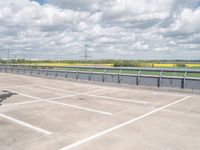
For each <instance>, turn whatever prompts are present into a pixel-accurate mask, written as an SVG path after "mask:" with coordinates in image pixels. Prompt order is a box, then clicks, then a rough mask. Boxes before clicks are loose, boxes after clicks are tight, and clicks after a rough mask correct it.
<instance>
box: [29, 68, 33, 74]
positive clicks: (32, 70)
mask: <svg viewBox="0 0 200 150" xmlns="http://www.w3.org/2000/svg"><path fill="white" fill-rule="evenodd" d="M30 74H31V76H32V74H33V67H31V72H30Z"/></svg>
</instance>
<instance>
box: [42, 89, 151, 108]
mask: <svg viewBox="0 0 200 150" xmlns="http://www.w3.org/2000/svg"><path fill="white" fill-rule="evenodd" d="M41 87H44V88H47V89H52V90H57V91H62V92H71V93H76V94H78V95H86V96H92V97H99V98H103V99H109V100H113V101H121V102H131V103H140V104H147V102H146V101H140V100H133V99H132V100H131V99H123V98H116V97H109V96H100V95H95V94H92V93H96V92H99V91H100V90H96V91H92V92H85V93H81V92H74V91H70V90H65V89H59V88H52V87H47V86H41ZM102 90H108V89H102Z"/></svg>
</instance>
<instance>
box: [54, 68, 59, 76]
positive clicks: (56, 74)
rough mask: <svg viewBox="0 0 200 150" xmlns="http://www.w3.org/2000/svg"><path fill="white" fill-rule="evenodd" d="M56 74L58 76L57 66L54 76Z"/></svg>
mask: <svg viewBox="0 0 200 150" xmlns="http://www.w3.org/2000/svg"><path fill="white" fill-rule="evenodd" d="M57 76H58V73H57V68H56V72H55V77H57Z"/></svg>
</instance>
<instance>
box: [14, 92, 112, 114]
mask: <svg viewBox="0 0 200 150" xmlns="http://www.w3.org/2000/svg"><path fill="white" fill-rule="evenodd" d="M13 92H15V93H17V94H19V95H21V96H25V97H29V98H33V99H36V100H38V101H37V102H48V103H54V104H57V105H62V106H67V107H71V108H75V109H81V110H84V111H89V112H95V113H100V114H103V115H112V113H110V112H104V111H101V110H96V109H91V108H86V107H81V106H77V105H71V104H66V103H60V102H55V101H52V100H48V99H42V98H39V97H35V96H31V95H27V94H23V93H20V92H17V91H13ZM68 96H72V95H68ZM58 98H60V97H58ZM34 102H36V101H34ZM27 103H28V102H27ZM30 103H31V102H30Z"/></svg>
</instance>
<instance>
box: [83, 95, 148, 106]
mask: <svg viewBox="0 0 200 150" xmlns="http://www.w3.org/2000/svg"><path fill="white" fill-rule="evenodd" d="M82 95H86V96H92V97H98V98H103V99H109V100H113V101H121V102H131V103H140V104H147V102H146V101H139V100H133V99H124V98H117V97H109V96H101V95H95V94H87V93H83V94H82Z"/></svg>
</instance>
